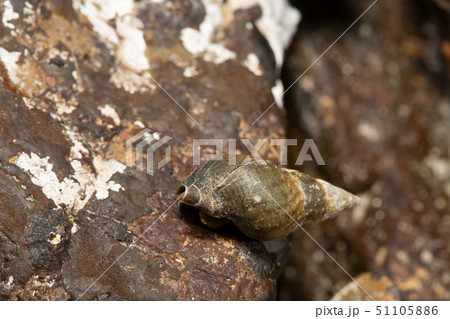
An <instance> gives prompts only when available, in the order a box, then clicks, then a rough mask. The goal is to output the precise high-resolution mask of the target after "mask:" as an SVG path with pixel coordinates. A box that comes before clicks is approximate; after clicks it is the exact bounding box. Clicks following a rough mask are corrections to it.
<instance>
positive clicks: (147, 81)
mask: <svg viewBox="0 0 450 319" xmlns="http://www.w3.org/2000/svg"><path fill="white" fill-rule="evenodd" d="M109 81H110V82H111V83H113V84H114V86H115V87H116V88H118V89H123V90H125V91H127V92H128V93H130V94H134V93H147V92H149V91H153V90H155V89H156V85H155V82H154V81H153V79H152V78H151V77H150V76H148V75H147V74H144V75H140V74H137V73H136V72H134V71H132V70H130V69H127V68H121V67H115V68H114V70H112V71H111V77H110V79H109Z"/></svg>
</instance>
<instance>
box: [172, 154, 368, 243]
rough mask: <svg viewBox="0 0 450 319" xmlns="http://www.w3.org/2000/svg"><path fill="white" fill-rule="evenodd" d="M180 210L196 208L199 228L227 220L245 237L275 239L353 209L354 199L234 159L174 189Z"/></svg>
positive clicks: (204, 168) (260, 163)
mask: <svg viewBox="0 0 450 319" xmlns="http://www.w3.org/2000/svg"><path fill="white" fill-rule="evenodd" d="M177 195H180V196H181V200H180V203H179V208H180V211H183V210H192V209H193V210H195V211H197V212H198V213H199V216H200V218H201V220H202V222H203V223H204V224H206V225H207V226H209V227H212V228H220V227H221V226H223V225H224V224H226V223H227V222H229V221H231V222H233V223H234V224H235V225H236V227H237V228H238V229H239V230H240V231H241V232H243V233H244V234H245V235H247V236H248V237H250V238H253V239H257V240H263V241H265V240H275V239H278V238H282V237H285V236H287V235H289V234H290V233H291V232H292V231H294V230H295V229H296V228H297V227H299V226H307V225H311V224H315V223H318V222H320V221H323V220H325V219H327V218H330V217H333V216H335V215H337V214H338V213H339V212H341V211H343V210H345V209H347V208H351V207H354V206H356V205H358V203H359V198H358V197H356V196H355V195H352V194H350V193H348V192H347V191H345V190H343V189H341V188H338V187H336V186H333V185H331V184H330V183H328V182H325V181H323V180H320V179H315V178H313V177H311V176H308V175H306V174H304V173H301V172H299V171H296V170H291V169H285V168H279V167H277V166H276V165H274V164H273V163H271V162H269V161H264V160H257V159H255V158H253V157H250V156H245V155H238V156H236V161H235V163H234V164H231V165H230V159H229V157H228V156H225V157H224V158H222V159H214V160H210V161H207V162H205V163H204V164H203V165H201V166H200V167H199V168H198V169H197V170H195V171H194V172H192V173H191V174H190V175H189V176H188V177H187V178H186V179H185V180H184V182H183V183H182V184H181V185H180V186H179V187H178V188H177Z"/></svg>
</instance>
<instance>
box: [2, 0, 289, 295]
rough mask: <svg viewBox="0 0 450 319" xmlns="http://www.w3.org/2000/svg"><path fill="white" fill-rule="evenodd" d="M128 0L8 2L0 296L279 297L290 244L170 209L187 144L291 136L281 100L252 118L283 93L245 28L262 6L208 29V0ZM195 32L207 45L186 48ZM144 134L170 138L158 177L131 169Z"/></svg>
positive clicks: (186, 161)
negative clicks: (120, 1) (130, 151)
mask: <svg viewBox="0 0 450 319" xmlns="http://www.w3.org/2000/svg"><path fill="white" fill-rule="evenodd" d="M87 1H88V0H86V1H79V2H80V3H82V5H83V4H85V3H86V2H87ZM130 2H132V1H130ZM133 3H135V4H133V5H132V9H131V11H130V12H125V9H123V8H122V9H123V10H120V11H118V12H115V14H114V15H111V16H108V15H107V13H104V12H102V11H100V10H99V9H100V8H97V7H96V6H94V5H92V6H90V9H86V7H83V8H80V7H79V6H78V5H76V4H75V3H72V2H71V1H53V0H48V1H40V2H37V1H29V2H21V1H3V2H2V4H1V9H0V14H3V13H4V12H5V10H8V12H9V15H8V16H3V18H4V19H2V23H3V25H2V26H1V28H0V39H1V40H0V275H1V276H0V298H1V299H26V300H65V299H79V298H80V299H88V300H94V299H98V300H124V299H126V300H149V299H151V300H152V299H163V300H168V299H172V300H173V299H183V300H191V299H227V300H230V299H235V300H237V299H249V300H252V299H258V300H266V299H273V298H274V296H275V290H276V275H277V272H278V271H279V268H280V266H281V263H282V261H283V259H284V257H283V256H285V255H286V250H287V247H288V245H289V240H284V241H280V242H278V243H277V244H275V245H271V246H270V247H269V248H266V246H265V245H264V244H263V243H260V242H255V241H250V240H248V238H244V237H243V236H242V235H241V234H239V233H237V232H233V231H231V232H228V233H215V232H213V231H211V230H207V229H204V228H201V227H198V226H197V225H195V224H190V223H188V222H187V221H184V220H182V219H181V218H180V216H179V213H178V210H177V209H176V207H177V205H176V204H175V205H174V202H175V201H176V198H175V197H174V193H175V188H176V185H177V184H178V183H179V182H180V181H181V180H183V179H184V178H185V177H186V176H187V174H188V173H189V172H190V171H191V170H192V169H193V168H194V165H193V163H192V152H193V151H192V148H193V139H194V138H224V139H237V140H238V142H237V149H238V152H241V153H242V152H245V151H246V148H245V146H244V145H243V144H242V142H241V141H240V139H242V138H247V139H249V140H250V142H251V143H252V144H255V143H256V142H257V140H258V139H259V138H282V137H284V129H283V127H282V120H281V112H280V111H279V109H278V108H276V107H273V108H272V109H271V110H270V111H269V112H268V113H267V114H266V116H265V117H264V118H263V119H262V120H260V121H258V122H257V124H255V125H251V124H252V122H253V121H254V120H255V119H256V118H257V117H258V116H259V115H260V114H261V113H262V112H263V111H264V110H265V108H266V107H267V106H269V105H270V104H271V103H272V102H273V101H274V99H273V96H272V93H271V88H272V86H273V85H274V83H275V75H276V71H275V66H274V65H273V63H270V61H272V60H273V53H272V52H271V50H270V47H269V46H268V44H267V41H266V39H265V38H264V37H263V36H262V35H261V33H259V32H258V31H256V29H255V30H254V31H253V32H247V31H248V30H247V29H245V28H246V22H249V23H252V22H253V21H255V19H257V18H258V14H259V13H258V12H260V11H261V10H260V9H259V8H258V7H253V8H248V9H246V8H241V9H239V11H238V12H237V11H236V10H235V9H232V8H230V7H228V6H226V5H222V4H220V5H218V9H219V10H224V12H226V13H227V19H226V21H223V22H222V23H221V24H219V25H213V26H212V27H213V34H200V31H202V30H200V29H201V28H200V24H201V23H203V21H204V20H205V17H206V14H208V12H209V11H208V10H206V8H205V6H204V4H203V2H202V1H190V2H186V1H166V2H162V3H154V2H151V1H140V2H133ZM221 6H223V7H221ZM213 9H214V8H213ZM11 12H14V13H13V14H10V13H11ZM255 12H256V13H255ZM247 20H248V21H247ZM235 22H236V23H235ZM208 23H210V22H208ZM99 24H100V26H101V28H99V27H98V26H99ZM101 29H106V30H107V31H108V33H110V35H111V37H112V38H108V37H106V36H105V35H104V34H103V33H102V32H101ZM245 30H247V31H245ZM186 32H187V33H189V32H191V35H192V34H193V33H194V34H195V35H197V36H199V34H200V37H201V38H202V39H203V40H205V38H207V39H206V40H207V41H209V42H210V43H209V44H207V45H206V47H205V49H204V50H203V51H202V52H189V50H188V49H189V43H186V41H189V39H188V40H186V39H185V40H183V39H182V37H183V34H184V33H186ZM195 32H197V33H198V34H197V33H195ZM202 32H203V31H202ZM211 47H212V49H211ZM191 49H192V48H191ZM232 50H233V51H232ZM191 51H192V50H191ZM234 51H236V52H238V53H236V52H234ZM250 53H254V54H255V56H256V57H258V58H259V59H260V61H261V62H258V58H257V59H256V66H254V65H253V66H252V67H249V66H248V65H247V64H246V63H247V62H246V60H245V59H246V58H247V56H248V54H250ZM136 61H137V63H136ZM252 61H253V63H255V59H253V60H252ZM252 68H253V69H252ZM255 68H256V69H257V70H259V71H260V75H256V74H255V72H256V71H255ZM256 73H258V72H256ZM144 127H145V128H149V129H150V130H151V132H152V133H155V134H156V135H157V136H158V138H159V137H164V136H168V137H171V140H170V145H171V147H172V157H171V162H170V163H169V164H168V165H166V166H164V167H163V168H161V169H159V170H158V169H156V171H155V174H153V175H148V174H145V173H143V172H140V171H139V170H137V169H136V168H135V167H126V165H125V164H126V158H127V157H126V156H127V154H126V142H127V140H128V139H129V138H131V137H132V136H134V135H135V134H137V133H139V132H140V131H141V130H142V129H143V128H144ZM164 151H165V149H164V148H161V149H159V150H158V151H157V152H155V159H160V158H162V156H164V154H165V153H164ZM277 152H278V151H277V150H276V149H274V148H273V147H270V146H267V145H265V146H264V147H263V148H262V149H261V153H262V154H261V155H263V157H264V158H266V159H270V160H275V159H278V154H277ZM143 158H144V162H146V160H147V157H146V156H143ZM202 160H204V158H202ZM155 162H156V161H155ZM135 164H138V163H135ZM133 166H134V165H133ZM153 223H154V224H153ZM267 247H268V246H267ZM11 278H12V279H11ZM11 280H12V281H11Z"/></svg>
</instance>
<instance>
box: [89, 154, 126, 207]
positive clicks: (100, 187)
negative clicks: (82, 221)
mask: <svg viewBox="0 0 450 319" xmlns="http://www.w3.org/2000/svg"><path fill="white" fill-rule="evenodd" d="M94 167H95V168H96V171H97V178H96V180H95V190H96V193H95V197H96V198H97V199H106V198H108V196H109V191H110V190H112V191H114V192H118V191H120V190H121V189H123V187H122V185H120V184H117V183H116V182H114V181H110V179H111V177H112V176H113V175H114V174H116V173H122V172H123V171H124V170H125V168H126V166H125V165H123V164H122V163H120V162H118V161H116V160H104V159H103V158H101V157H94Z"/></svg>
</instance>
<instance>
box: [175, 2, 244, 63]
mask: <svg viewBox="0 0 450 319" xmlns="http://www.w3.org/2000/svg"><path fill="white" fill-rule="evenodd" d="M203 5H204V7H205V10H206V15H205V19H204V20H203V22H202V23H201V24H200V26H199V30H196V29H194V28H184V29H183V30H181V36H180V39H181V42H182V43H183V47H184V48H185V49H186V50H187V51H188V52H190V53H192V54H193V55H202V56H203V59H204V60H205V61H207V62H213V63H215V64H220V63H223V62H225V61H227V60H231V59H235V58H236V53H235V52H233V51H231V50H229V49H227V48H226V47H225V46H224V45H223V44H221V43H213V42H212V38H213V35H214V31H215V30H216V28H217V27H219V26H220V25H222V24H223V17H222V9H221V7H220V5H219V4H218V3H216V2H215V1H213V0H203Z"/></svg>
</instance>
